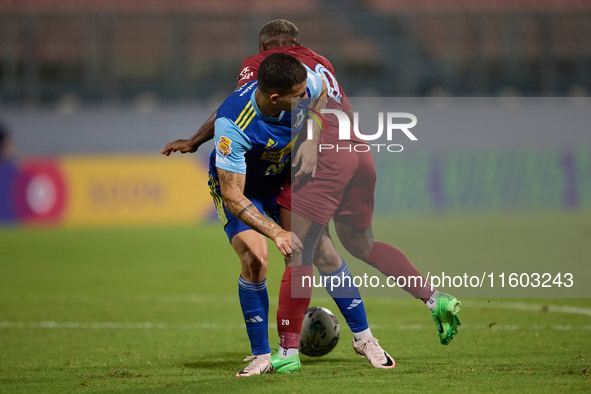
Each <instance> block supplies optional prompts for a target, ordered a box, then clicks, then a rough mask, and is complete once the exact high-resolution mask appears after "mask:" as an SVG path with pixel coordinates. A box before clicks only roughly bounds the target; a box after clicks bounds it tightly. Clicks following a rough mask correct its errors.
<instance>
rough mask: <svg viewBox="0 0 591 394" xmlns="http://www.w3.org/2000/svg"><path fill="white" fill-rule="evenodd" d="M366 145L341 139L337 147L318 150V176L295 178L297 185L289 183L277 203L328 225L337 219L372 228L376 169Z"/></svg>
mask: <svg viewBox="0 0 591 394" xmlns="http://www.w3.org/2000/svg"><path fill="white" fill-rule="evenodd" d="M363 145H365V144H360V143H357V142H353V141H339V142H338V143H334V146H335V147H334V148H333V149H329V150H325V149H323V150H322V151H321V152H319V153H318V163H317V168H316V177H315V178H314V179H313V180H307V181H300V180H294V183H293V185H292V184H290V182H289V181H288V182H286V184H285V185H284V187H283V190H282V191H281V192H280V193H279V197H278V198H277V203H278V204H279V205H281V206H282V207H284V208H286V209H288V210H290V211H292V212H293V213H295V214H297V215H299V216H302V217H304V218H306V219H308V220H312V221H314V222H316V223H320V224H322V225H324V226H328V222H330V219H331V218H334V220H335V221H340V222H346V223H348V224H350V225H352V226H354V227H357V228H362V229H366V228H369V227H370V226H371V217H372V214H373V206H374V189H375V183H376V169H375V163H374V160H373V156H372V154H371V151H369V150H368V151H367V152H365V150H366V149H369V147H367V148H365V147H363ZM337 146H338V147H339V149H338V151H337V149H336V147H337ZM355 148H357V150H358V151H359V152H356V151H355Z"/></svg>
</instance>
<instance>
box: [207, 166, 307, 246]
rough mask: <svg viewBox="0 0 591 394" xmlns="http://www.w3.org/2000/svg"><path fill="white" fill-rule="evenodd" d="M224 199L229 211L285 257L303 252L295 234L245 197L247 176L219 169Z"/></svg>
mask: <svg viewBox="0 0 591 394" xmlns="http://www.w3.org/2000/svg"><path fill="white" fill-rule="evenodd" d="M217 172H218V176H219V180H220V190H221V192H222V199H223V201H224V204H225V206H226V208H227V209H228V211H230V212H231V213H232V214H233V215H234V216H236V217H237V218H238V219H239V220H240V221H242V222H243V223H245V224H247V225H248V226H249V227H250V228H252V229H253V230H255V231H256V232H258V233H260V234H262V235H264V236H266V237H267V238H270V239H271V240H272V241H273V242H275V245H277V248H278V249H279V251H280V252H281V254H283V255H284V256H289V255H291V253H292V252H296V253H297V252H299V251H301V250H302V244H301V242H300V240H299V239H298V238H297V237H296V235H295V234H292V233H291V232H289V231H285V230H283V229H282V228H281V227H280V226H279V225H277V224H276V223H274V222H273V221H271V220H269V219H267V218H266V217H265V216H264V215H263V214H261V213H260V212H259V210H258V209H257V208H256V207H255V206H254V205H253V204H252V202H251V201H250V200H249V199H248V198H246V197H245V196H244V184H245V181H246V175H243V174H239V173H236V172H232V171H226V170H222V169H221V168H218V169H217Z"/></svg>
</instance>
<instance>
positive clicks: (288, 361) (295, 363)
mask: <svg viewBox="0 0 591 394" xmlns="http://www.w3.org/2000/svg"><path fill="white" fill-rule="evenodd" d="M271 366H272V367H273V369H274V370H275V372H279V373H292V372H298V371H299V370H300V369H301V368H302V363H301V362H300V355H299V354H294V355H293V356H290V357H285V358H284V357H281V354H279V352H276V353H275V354H273V355H272V356H271Z"/></svg>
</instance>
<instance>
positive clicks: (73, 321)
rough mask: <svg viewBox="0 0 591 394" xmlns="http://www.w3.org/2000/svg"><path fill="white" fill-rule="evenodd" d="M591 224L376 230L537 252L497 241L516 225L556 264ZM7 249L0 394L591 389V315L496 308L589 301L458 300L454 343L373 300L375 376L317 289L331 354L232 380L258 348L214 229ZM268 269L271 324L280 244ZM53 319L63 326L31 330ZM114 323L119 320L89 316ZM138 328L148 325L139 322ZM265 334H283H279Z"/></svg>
mask: <svg viewBox="0 0 591 394" xmlns="http://www.w3.org/2000/svg"><path fill="white" fill-rule="evenodd" d="M590 219H591V215H590V214H589V213H584V214H581V213H577V214H564V213H544V214H536V215H515V214H512V215H502V216H442V217H433V218H416V217H415V218H397V219H395V220H394V221H393V222H389V221H386V220H383V221H379V222H377V223H376V225H375V234H376V236H377V237H378V238H380V239H381V240H383V241H387V242H391V243H393V244H395V245H397V246H399V247H400V248H401V249H403V250H404V251H405V252H407V254H408V255H409V256H410V257H411V259H412V260H413V261H415V262H416V264H417V265H418V266H419V268H420V266H421V263H420V262H421V261H429V260H434V259H437V260H439V261H441V260H442V259H455V258H458V259H470V258H473V256H475V255H482V256H490V255H494V256H499V257H500V258H503V259H526V258H538V257H537V255H535V256H536V257H532V253H531V250H530V249H531V244H530V243H527V242H526V243H519V242H502V240H503V239H513V238H514V237H523V234H527V237H529V238H531V239H532V240H536V244H539V245H546V247H545V249H543V250H542V251H541V252H540V251H539V252H538V254H540V255H543V256H544V258H546V259H555V261H557V262H559V261H560V259H561V258H567V259H568V258H580V256H581V255H583V254H588V246H586V245H587V243H588V242H587V241H588V239H589V238H590V235H591V220H590ZM392 223H393V224H392ZM442 234H444V236H445V239H441V238H442V237H441V235H442ZM485 238H486V239H488V240H500V243H499V242H490V241H487V242H484V241H483V240H484V239H485ZM585 240H587V241H585ZM466 245H468V246H466ZM471 245H477V246H478V253H476V254H475V251H474V250H473V249H474V248H476V246H471ZM271 246H272V245H271ZM271 249H272V248H271ZM0 251H1V252H0V272H1V275H0V322H4V323H0V392H34V393H41V392H43V393H53V392H55V393H64V392H74V393H75V392H138V393H144V392H154V391H155V392H160V391H162V392H191V393H192V392H230V391H235V392H255V391H256V392H272V391H273V392H310V391H312V390H313V391H315V392H363V391H385V392H390V391H393V390H396V391H399V392H404V391H409V392H410V391H412V392H414V391H422V392H425V391H434V390H437V391H442V392H445V391H453V392H458V391H459V392H467V391H484V392H491V391H515V392H533V391H536V392H540V391H541V392H556V391H560V392H562V391H566V390H571V391H591V340H590V339H591V335H590V334H591V330H590V328H591V316H588V315H583V314H569V313H556V312H551V311H549V312H544V310H545V308H540V310H539V311H523V310H511V309H502V308H496V307H495V306H503V305H504V304H505V303H506V302H508V301H519V302H522V303H523V302H527V303H534V304H549V305H571V306H578V307H582V308H591V301H590V300H589V299H551V300H548V299H543V300H532V299H526V300H502V299H498V300H486V299H475V300H462V301H464V307H463V309H462V311H461V313H460V317H461V320H462V323H463V326H462V328H461V329H460V330H459V334H458V336H457V337H456V338H455V339H454V340H453V341H452V343H451V344H450V345H449V346H442V345H440V344H439V340H438V337H437V332H436V330H435V326H434V324H433V322H432V321H431V316H430V314H429V312H428V310H427V309H426V308H425V306H423V305H422V304H421V303H420V302H419V301H416V300H411V299H368V300H366V309H367V312H368V317H369V321H370V324H372V325H374V327H375V328H374V329H373V330H372V331H373V333H374V335H375V336H376V337H377V338H378V339H379V340H380V344H381V345H382V346H383V347H384V348H385V349H386V350H387V351H388V352H389V353H390V354H391V355H392V356H393V357H394V358H395V359H396V364H397V365H396V368H395V369H394V370H374V369H373V368H371V367H370V365H369V363H367V361H366V360H365V359H363V358H360V357H359V356H356V355H355V353H354V351H353V349H352V347H351V343H350V341H351V337H352V335H351V332H350V331H349V329H348V328H347V327H346V324H345V322H344V319H343V317H342V316H341V315H340V313H339V312H338V310H337V308H336V306H335V305H334V303H333V302H332V301H331V300H330V299H314V300H313V301H312V304H311V305H319V306H325V307H328V308H329V309H331V310H332V311H333V313H335V314H336V316H337V318H338V319H339V321H340V322H341V327H342V330H341V332H342V333H341V341H340V343H339V345H338V346H337V348H336V349H335V350H334V351H333V352H332V353H330V354H329V355H327V356H325V357H322V358H318V359H312V358H308V357H305V356H302V365H303V367H302V371H301V372H300V373H297V374H291V375H283V374H266V375H263V376H259V377H252V378H236V377H235V376H234V375H235V373H236V372H237V371H239V370H240V369H242V368H243V366H244V365H245V363H243V362H242V358H244V357H245V356H247V355H249V350H250V349H249V346H248V340H247V337H246V332H245V330H244V327H243V322H242V314H241V312H240V307H239V304H238V296H237V286H236V282H237V279H238V273H239V265H238V261H237V259H236V257H235V256H234V253H233V251H232V250H231V248H230V247H229V245H228V244H227V241H226V239H225V235H224V234H223V232H222V230H221V228H220V227H219V226H218V225H206V226H202V227H194V228H154V229H151V228H150V229H146V228H143V229H93V230H91V229H61V230H43V229H37V230H24V229H8V228H5V229H2V230H0ZM346 256H347V255H346ZM346 259H347V258H346ZM347 261H348V262H349V264H350V265H355V264H354V263H353V259H352V258H351V257H348V259H347ZM269 265H270V268H269V279H268V287H269V293H270V298H271V311H270V315H271V321H272V322H274V320H275V318H274V316H275V311H276V308H277V294H278V287H279V281H280V277H281V273H282V271H283V268H282V267H283V263H282V261H281V258H280V256H279V253H278V252H276V251H274V250H272V252H271V258H270V264H269ZM587 279H589V278H587ZM395 291H397V292H400V291H401V290H399V289H396V290H395ZM489 301H490V302H489ZM491 306H492V307H491ZM47 321H52V322H57V323H59V326H58V327H53V328H51V327H38V326H36V325H37V324H38V323H39V322H47ZM19 322H20V323H23V325H22V326H17V325H16V323H19ZM109 322H110V325H111V327H110V328H107V327H106V326H108V325H109V324H106V325H100V324H99V325H98V326H97V325H93V324H97V323H101V324H102V323H109ZM145 322H150V323H152V326H145V325H141V326H138V325H136V324H137V323H145ZM2 324H3V325H4V326H2ZM67 324H70V326H71V327H69V328H68V327H64V325H67ZM488 325H490V326H491V328H490V329H489V328H486V327H488ZM534 326H536V328H535V329H534ZM555 326H562V327H564V326H570V329H568V330H560V329H556V327H555ZM483 327H485V328H483ZM515 327H517V328H515ZM553 327H554V328H553ZM509 328H515V329H509ZM559 328H560V327H559ZM269 331H270V338H271V343H272V344H275V343H276V342H277V341H278V340H277V334H276V331H275V329H274V328H271V329H270V330H269Z"/></svg>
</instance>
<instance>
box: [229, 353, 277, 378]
mask: <svg viewBox="0 0 591 394" xmlns="http://www.w3.org/2000/svg"><path fill="white" fill-rule="evenodd" d="M251 360H252V361H251ZM242 361H250V364H248V366H247V367H246V368H244V369H243V370H242V371H240V372H238V373H237V374H236V376H252V375H260V374H263V373H267V372H271V371H272V370H273V367H272V366H271V353H268V354H258V355H256V356H255V355H252V356H248V357H246V358H245V359H244V360H242Z"/></svg>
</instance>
